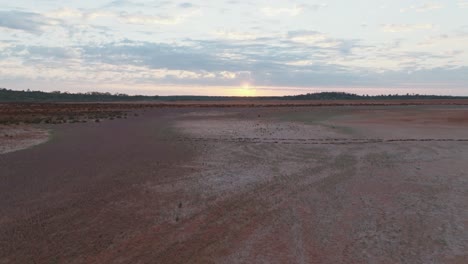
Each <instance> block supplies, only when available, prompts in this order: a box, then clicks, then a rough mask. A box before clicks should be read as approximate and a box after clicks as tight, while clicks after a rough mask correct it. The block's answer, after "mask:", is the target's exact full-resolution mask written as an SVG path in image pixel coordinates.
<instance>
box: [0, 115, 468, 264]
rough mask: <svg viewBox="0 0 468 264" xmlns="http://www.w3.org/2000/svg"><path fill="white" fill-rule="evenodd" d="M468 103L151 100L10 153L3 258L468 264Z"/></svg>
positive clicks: (4, 184)
mask: <svg viewBox="0 0 468 264" xmlns="http://www.w3.org/2000/svg"><path fill="white" fill-rule="evenodd" d="M467 116H468V107H466V106H372V107H371V106H341V107H319V108H317V107H288V108H284V107H282V108H255V109H253V108H229V109H219V108H207V109H199V108H194V109H190V108H184V109H153V110H149V111H147V112H146V113H144V114H142V115H141V116H139V117H137V118H134V119H128V120H116V121H112V122H110V121H109V122H102V123H100V124H67V125H61V126H58V127H54V128H55V133H56V136H54V138H53V140H51V141H50V142H48V143H46V144H41V145H39V146H37V147H35V148H32V149H27V150H23V151H18V152H14V153H8V154H5V155H2V156H0V167H1V168H3V169H2V171H3V176H2V177H1V178H0V181H1V184H0V188H1V190H0V263H51V262H52V263H53V262H57V263H467V262H468V254H467V252H468V192H467V191H466V190H468V174H467V171H468V163H467V162H466V161H467V160H468V134H467V133H466V131H468V118H466V117H467Z"/></svg>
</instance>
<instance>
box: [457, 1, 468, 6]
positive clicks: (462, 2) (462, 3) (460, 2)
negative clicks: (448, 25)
mask: <svg viewBox="0 0 468 264" xmlns="http://www.w3.org/2000/svg"><path fill="white" fill-rule="evenodd" d="M458 6H459V7H460V8H468V1H458Z"/></svg>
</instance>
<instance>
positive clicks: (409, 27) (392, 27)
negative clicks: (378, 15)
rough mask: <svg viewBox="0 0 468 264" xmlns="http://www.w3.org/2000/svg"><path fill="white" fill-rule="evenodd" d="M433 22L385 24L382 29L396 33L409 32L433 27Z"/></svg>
mask: <svg viewBox="0 0 468 264" xmlns="http://www.w3.org/2000/svg"><path fill="white" fill-rule="evenodd" d="M434 27H435V26H434V25H433V24H385V25H382V29H383V31H385V32H391V33H397V32H411V31H415V30H430V29H434Z"/></svg>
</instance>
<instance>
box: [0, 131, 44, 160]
mask: <svg viewBox="0 0 468 264" xmlns="http://www.w3.org/2000/svg"><path fill="white" fill-rule="evenodd" d="M48 139H49V131H48V130H45V129H40V128H35V127H31V126H25V125H23V126H19V125H16V126H6V125H0V155H1V154H5V153H9V152H13V151H18V150H22V149H26V148H30V147H33V146H35V145H39V144H41V143H44V142H46V141H47V140H48Z"/></svg>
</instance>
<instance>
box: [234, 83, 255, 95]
mask: <svg viewBox="0 0 468 264" xmlns="http://www.w3.org/2000/svg"><path fill="white" fill-rule="evenodd" d="M255 92H256V91H255V89H254V88H252V87H251V86H250V84H248V83H243V84H242V85H241V87H240V88H239V92H238V93H239V95H240V96H255Z"/></svg>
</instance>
